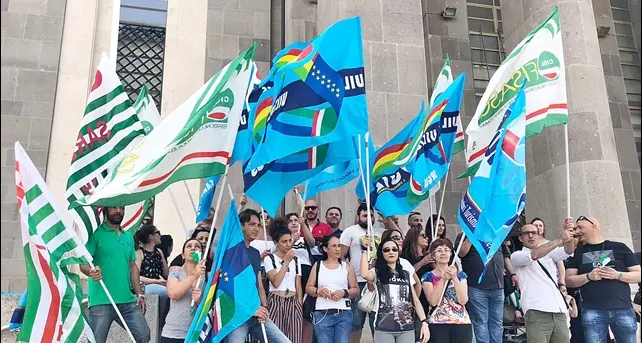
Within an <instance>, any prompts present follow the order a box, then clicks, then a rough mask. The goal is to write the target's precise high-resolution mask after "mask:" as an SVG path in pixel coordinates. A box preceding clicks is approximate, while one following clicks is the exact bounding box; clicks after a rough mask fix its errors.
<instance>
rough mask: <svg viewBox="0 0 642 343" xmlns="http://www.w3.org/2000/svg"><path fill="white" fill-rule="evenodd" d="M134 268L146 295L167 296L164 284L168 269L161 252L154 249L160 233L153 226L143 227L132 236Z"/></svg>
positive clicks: (159, 238)
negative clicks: (138, 273)
mask: <svg viewBox="0 0 642 343" xmlns="http://www.w3.org/2000/svg"><path fill="white" fill-rule="evenodd" d="M134 241H135V245H134V246H135V247H137V249H136V266H137V267H138V270H139V271H140V281H141V282H142V283H143V284H144V285H145V293H146V294H158V295H161V296H167V290H166V288H165V284H166V281H165V280H167V274H168V273H169V268H168V267H167V261H166V260H165V256H163V252H162V251H161V250H160V249H158V248H157V247H156V245H158V244H160V242H161V233H160V231H158V229H157V228H156V226H154V225H151V224H149V225H145V226H143V227H141V228H140V229H138V231H136V234H134Z"/></svg>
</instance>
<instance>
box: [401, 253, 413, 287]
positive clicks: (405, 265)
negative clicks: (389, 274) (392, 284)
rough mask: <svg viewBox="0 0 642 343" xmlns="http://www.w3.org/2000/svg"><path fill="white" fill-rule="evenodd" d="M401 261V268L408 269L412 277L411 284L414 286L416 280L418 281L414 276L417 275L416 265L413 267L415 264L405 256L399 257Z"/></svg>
mask: <svg viewBox="0 0 642 343" xmlns="http://www.w3.org/2000/svg"><path fill="white" fill-rule="evenodd" d="M399 263H400V264H401V268H403V270H405V271H407V272H408V274H409V275H410V279H411V280H410V285H411V286H414V285H415V281H416V280H415V277H414V275H415V267H413V265H412V264H410V261H408V260H406V259H405V258H403V257H399Z"/></svg>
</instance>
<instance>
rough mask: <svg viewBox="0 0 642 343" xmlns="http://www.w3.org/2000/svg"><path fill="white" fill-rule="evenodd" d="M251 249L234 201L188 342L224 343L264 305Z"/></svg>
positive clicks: (222, 230)
mask: <svg viewBox="0 0 642 343" xmlns="http://www.w3.org/2000/svg"><path fill="white" fill-rule="evenodd" d="M248 249H254V248H252V247H247V246H246V245H245V239H244V238H243V230H242V229H241V221H240V219H239V216H238V213H237V211H236V202H235V201H234V199H232V202H231V203H230V208H229V210H228V211H227V217H226V218H225V223H224V224H223V228H222V229H221V236H220V238H219V241H218V244H217V245H216V255H215V256H214V265H213V266H212V272H211V273H210V276H209V280H208V281H207V284H206V285H205V290H204V292H203V297H202V300H201V303H200V305H199V306H198V309H197V310H196V313H195V315H194V319H193V320H192V324H191V325H190V327H189V331H188V332H187V336H186V337H185V342H186V343H195V342H199V343H200V342H203V343H205V342H208V343H210V342H211V343H217V342H221V341H222V340H223V338H225V336H227V335H228V334H229V333H230V332H232V331H233V330H234V329H236V328H238V327H239V326H241V325H242V324H243V323H245V322H246V321H247V320H248V319H250V317H252V315H253V314H254V312H255V311H256V309H257V308H259V305H261V301H260V300H259V291H258V288H257V287H256V286H255V285H256V276H257V274H258V273H259V271H258V270H254V268H252V265H251V263H250V258H249V255H248Z"/></svg>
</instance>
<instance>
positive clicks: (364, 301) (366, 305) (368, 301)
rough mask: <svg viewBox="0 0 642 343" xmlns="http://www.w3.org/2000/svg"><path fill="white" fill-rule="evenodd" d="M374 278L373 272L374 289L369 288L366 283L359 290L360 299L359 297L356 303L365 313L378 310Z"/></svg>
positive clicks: (377, 295) (377, 292)
mask: <svg viewBox="0 0 642 343" xmlns="http://www.w3.org/2000/svg"><path fill="white" fill-rule="evenodd" d="M376 278H377V276H376V274H375V280H374V283H375V286H374V290H372V291H371V290H369V289H368V285H367V284H366V286H365V287H363V291H361V299H359V303H358V304H357V305H358V306H359V310H361V311H363V312H365V313H370V312H376V311H378V310H379V291H378V290H377V285H376V282H377V279H376Z"/></svg>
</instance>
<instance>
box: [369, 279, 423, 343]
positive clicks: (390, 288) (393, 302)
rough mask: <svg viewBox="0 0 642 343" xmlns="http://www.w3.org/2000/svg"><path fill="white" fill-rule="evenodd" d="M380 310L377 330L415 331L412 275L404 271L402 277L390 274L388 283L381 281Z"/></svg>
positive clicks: (379, 286) (378, 284)
mask: <svg viewBox="0 0 642 343" xmlns="http://www.w3.org/2000/svg"><path fill="white" fill-rule="evenodd" d="M377 290H378V291H379V310H378V311H377V319H376V322H375V330H377V331H382V332H403V331H413V330H414V329H415V324H414V316H415V309H414V307H413V306H412V293H411V292H412V291H411V289H410V275H409V274H408V272H407V271H405V270H404V271H403V272H402V274H401V275H397V274H394V273H390V278H389V279H388V280H387V282H384V281H383V280H379V276H378V275H377Z"/></svg>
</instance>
